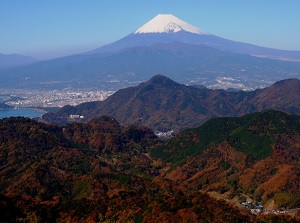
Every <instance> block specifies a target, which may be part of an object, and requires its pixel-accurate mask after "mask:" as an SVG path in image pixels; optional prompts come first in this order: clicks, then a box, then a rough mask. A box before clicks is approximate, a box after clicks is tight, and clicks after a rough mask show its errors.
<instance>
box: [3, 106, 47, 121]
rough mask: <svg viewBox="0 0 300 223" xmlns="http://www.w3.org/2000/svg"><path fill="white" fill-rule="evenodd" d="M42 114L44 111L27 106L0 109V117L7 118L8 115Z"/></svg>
mask: <svg viewBox="0 0 300 223" xmlns="http://www.w3.org/2000/svg"><path fill="white" fill-rule="evenodd" d="M43 114H45V112H40V111H37V110H35V109H27V108H20V109H5V110H0V119H2V118H9V117H19V116H20V117H28V118H35V117H38V116H41V115H43Z"/></svg>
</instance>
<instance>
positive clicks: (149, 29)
mask: <svg viewBox="0 0 300 223" xmlns="http://www.w3.org/2000/svg"><path fill="white" fill-rule="evenodd" d="M158 73H163V74H168V75H170V77H171V78H172V79H174V80H176V81H178V82H180V83H186V84H191V83H194V84H195V83H196V84H205V85H206V86H211V87H214V88H220V87H221V88H237V89H247V90H250V89H255V88H258V87H261V86H266V85H269V84H270V83H274V82H275V81H278V80H281V79H284V78H299V73H300V52H299V51H284V50H275V49H269V48H264V47H258V46H254V45H251V44H246V43H240V42H235V41H231V40H226V39H224V38H221V37H217V36H215V35H212V34H210V33H207V32H205V31H203V30H201V29H199V28H197V27H194V26H192V25H190V24H188V23H186V22H184V21H182V20H180V19H178V18H176V17H175V16H173V15H158V16H156V17H155V18H154V19H152V20H151V21H149V22H148V23H146V24H145V25H143V26H142V27H140V28H139V29H137V30H136V31H135V32H133V33H131V34H129V35H127V36H125V37H124V38H122V39H120V40H118V41H116V42H113V43H111V44H108V45H105V46H102V47H100V48H97V49H95V50H92V51H90V52H86V53H82V54H79V55H72V56H67V57H62V58H56V59H52V60H47V61H41V62H38V63H34V64H31V65H27V66H21V67H13V68H9V69H1V70H0V87H7V86H10V87H14V88H42V89H45V88H50V89H58V88H66V87H73V88H92V87H93V88H101V89H104V88H107V89H109V90H118V89H121V88H124V87H128V86H133V85H136V83H141V82H143V81H145V80H147V79H149V78H151V76H152V75H153V74H158ZM220 78H221V79H222V78H227V79H226V83H223V84H222V83H220Z"/></svg>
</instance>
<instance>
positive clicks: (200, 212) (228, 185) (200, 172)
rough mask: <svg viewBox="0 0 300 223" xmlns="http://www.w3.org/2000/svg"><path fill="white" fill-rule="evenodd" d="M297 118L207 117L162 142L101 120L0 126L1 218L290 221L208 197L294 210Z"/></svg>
mask: <svg viewBox="0 0 300 223" xmlns="http://www.w3.org/2000/svg"><path fill="white" fill-rule="evenodd" d="M299 145H300V117H299V116H296V115H291V114H288V113H283V112H279V111H269V112H263V113H254V114H251V115H248V116H244V117H240V118H216V119H212V120H210V121H208V122H206V123H205V124H203V125H201V126H200V127H198V128H195V129H189V130H186V131H184V132H182V133H180V134H179V135H178V136H176V137H175V138H173V139H171V140H167V141H160V140H158V139H157V138H156V136H155V135H154V133H153V132H152V131H151V130H150V129H148V128H146V127H141V126H139V127H137V126H121V125H120V124H119V123H118V122H117V121H116V120H115V119H114V118H113V117H111V116H102V117H100V118H97V119H93V120H91V121H89V122H88V123H73V124H70V125H66V126H62V127H57V126H53V125H47V124H43V123H38V122H36V121H33V120H30V119H27V118H9V119H8V118H6V119H2V120H0V163H1V167H0V179H1V180H0V196H1V197H0V201H1V202H0V213H1V218H2V221H4V222H20V221H26V222H111V221H115V222H230V223H231V222H274V221H278V222H299V219H298V220H297V219H296V218H294V217H291V216H288V215H286V216H282V215H261V216H259V217H257V218H256V217H254V216H252V215H250V214H249V213H248V212H247V211H246V210H245V209H241V208H237V207H234V206H233V205H232V204H229V203H227V202H226V201H224V200H216V199H215V198H212V197H211V196H209V195H208V194H206V192H209V193H211V192H212V191H214V192H215V193H218V194H221V195H224V197H226V198H227V199H231V198H233V197H237V199H239V201H243V200H244V199H245V197H246V196H249V197H251V198H252V199H255V200H256V201H258V202H261V203H262V204H263V205H264V206H265V205H266V206H268V205H270V203H272V204H273V207H272V208H281V207H285V208H294V207H298V206H299V204H300V203H299V202H300V201H299V197H300V196H298V195H299V187H298V185H299V172H300V170H299V165H298V164H299V157H300V156H299Z"/></svg>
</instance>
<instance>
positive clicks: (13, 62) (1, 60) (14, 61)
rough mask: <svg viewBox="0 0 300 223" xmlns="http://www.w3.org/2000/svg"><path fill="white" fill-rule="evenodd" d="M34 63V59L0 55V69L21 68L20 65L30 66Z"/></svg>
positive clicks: (15, 55)
mask: <svg viewBox="0 0 300 223" xmlns="http://www.w3.org/2000/svg"><path fill="white" fill-rule="evenodd" d="M36 62H37V60H36V59H34V58H32V57H29V56H23V55H18V54H10V55H6V54H1V53H0V68H5V67H13V66H21V65H25V64H32V63H36Z"/></svg>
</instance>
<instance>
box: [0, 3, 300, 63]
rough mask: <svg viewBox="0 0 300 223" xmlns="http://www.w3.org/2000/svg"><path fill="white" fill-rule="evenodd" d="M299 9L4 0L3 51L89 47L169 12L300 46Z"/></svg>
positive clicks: (43, 52)
mask: <svg viewBox="0 0 300 223" xmlns="http://www.w3.org/2000/svg"><path fill="white" fill-rule="evenodd" d="M299 12H300V1H299V0H285V1H276V0H209V1H208V0H185V1H183V0H1V1H0V30H1V31H0V53H4V54H12V53H18V54H22V55H29V56H33V57H35V58H38V59H48V58H53V57H59V56H64V55H70V54H75V53H80V52H85V51H88V50H91V49H94V48H97V47H100V46H102V45H104V44H107V43H111V42H114V41H116V40H118V39H120V38H122V37H124V36H126V35H128V34H130V33H131V32H133V31H135V30H136V29H138V28H139V27H140V26H141V25H143V24H144V23H146V22H148V21H149V20H150V19H152V18H153V17H155V16H156V15H157V14H165V13H168V14H169V13H170V14H173V15H175V16H177V17H178V18H180V19H182V20H184V21H186V22H188V23H190V24H192V25H194V26H197V27H199V28H201V29H203V30H205V31H207V32H209V33H212V34H214V35H217V36H220V37H223V38H227V39H231V40H236V41H240V42H247V43H252V44H256V45H260V46H266V47H272V48H277V49H288V50H300V13H299Z"/></svg>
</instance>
